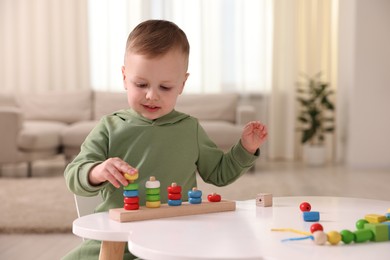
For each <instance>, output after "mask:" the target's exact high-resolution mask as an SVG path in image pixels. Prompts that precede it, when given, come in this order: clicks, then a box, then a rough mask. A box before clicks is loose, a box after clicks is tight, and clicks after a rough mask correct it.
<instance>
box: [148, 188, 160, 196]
mask: <svg viewBox="0 0 390 260" xmlns="http://www.w3.org/2000/svg"><path fill="white" fill-rule="evenodd" d="M157 194H160V188H147V189H146V195H157Z"/></svg>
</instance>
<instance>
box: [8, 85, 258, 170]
mask: <svg viewBox="0 0 390 260" xmlns="http://www.w3.org/2000/svg"><path fill="white" fill-rule="evenodd" d="M126 107H128V104H127V100H126V94H125V92H101V91H74V92H49V93H45V94H28V95H27V94H24V95H19V96H17V97H14V96H12V95H4V94H0V122H1V126H0V131H1V135H0V143H1V144H2V149H1V150H0V167H1V165H2V164H6V163H17V162H28V163H29V165H31V162H33V161H34V160H37V159H43V158H49V157H51V156H54V155H58V154H59V153H62V154H64V155H65V156H66V158H67V159H68V160H70V159H72V158H73V157H74V156H75V155H77V153H78V152H79V151H80V145H81V143H82V142H83V141H84V139H85V137H86V136H87V135H88V133H89V132H90V131H91V130H92V128H93V127H94V126H95V125H96V123H97V122H98V120H99V119H100V118H101V117H102V116H104V115H106V114H110V113H112V112H114V111H116V110H119V109H123V108H126ZM176 110H178V111H181V112H185V113H188V114H190V115H192V116H194V117H197V118H198V119H199V121H200V123H201V125H202V126H203V127H204V128H205V130H206V132H207V133H208V135H209V136H210V138H211V139H212V140H213V141H214V142H215V143H216V145H217V146H218V147H220V148H221V149H223V150H228V149H230V147H231V146H232V145H234V144H235V143H236V142H237V141H238V139H239V138H240V135H241V131H242V127H243V125H244V124H245V123H247V122H249V121H251V120H254V119H255V111H254V108H253V107H251V106H240V105H239V95H238V94H233V93H222V94H183V95H181V96H180V97H179V99H178V102H177V106H176ZM28 176H31V167H29V173H28Z"/></svg>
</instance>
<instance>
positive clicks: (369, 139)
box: [339, 0, 390, 168]
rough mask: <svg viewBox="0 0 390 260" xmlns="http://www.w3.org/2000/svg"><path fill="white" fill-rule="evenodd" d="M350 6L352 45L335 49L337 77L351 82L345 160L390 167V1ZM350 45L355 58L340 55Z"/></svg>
mask: <svg viewBox="0 0 390 260" xmlns="http://www.w3.org/2000/svg"><path fill="white" fill-rule="evenodd" d="M341 2H343V1H341ZM349 2H351V3H352V2H353V1H349ZM352 5H354V7H355V8H356V9H355V10H354V11H352V13H353V12H354V13H355V17H354V19H355V24H354V28H350V29H352V30H354V32H352V33H351V34H350V35H351V36H353V39H352V40H351V41H350V43H351V44H352V45H348V44H344V45H341V47H340V50H339V51H340V58H341V60H340V68H339V72H340V76H341V79H344V80H346V81H348V82H349V87H350V88H349V91H348V92H349V106H348V118H347V120H348V122H349V124H348V129H347V130H346V163H347V165H348V166H351V167H359V168H360V167H363V168H390V29H389V25H390V1H389V0H375V1H370V0H356V1H354V2H353V4H352ZM341 7H342V6H341ZM340 33H341V34H342V33H343V32H342V31H340ZM346 33H350V32H346ZM351 50H352V52H353V54H354V55H353V56H354V58H353V59H351V60H349V61H345V60H342V58H343V57H344V58H348V55H346V54H345V52H347V53H348V52H350V51H351ZM348 64H349V65H351V66H352V68H350V67H347V66H348ZM343 72H344V73H345V74H344V75H343ZM343 77H344V78H343ZM341 82H342V80H340V82H339V83H341ZM347 85H348V84H347ZM339 88H342V86H339Z"/></svg>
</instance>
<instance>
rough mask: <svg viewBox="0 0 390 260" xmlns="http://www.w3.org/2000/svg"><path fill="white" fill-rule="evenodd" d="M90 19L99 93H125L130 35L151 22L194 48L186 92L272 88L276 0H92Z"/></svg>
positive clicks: (94, 80) (93, 70)
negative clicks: (170, 25)
mask: <svg viewBox="0 0 390 260" xmlns="http://www.w3.org/2000/svg"><path fill="white" fill-rule="evenodd" d="M89 19H90V20H89V28H90V39H91V41H90V53H91V55H90V60H91V83H92V88H94V89H102V90H103V89H105V90H122V89H123V86H122V79H121V75H120V67H121V66H122V64H123V55H124V49H125V43H126V38H127V36H128V34H129V32H130V31H131V30H132V29H133V28H134V27H135V26H136V25H137V24H138V23H140V22H141V21H144V20H146V19H166V20H170V21H173V22H175V23H176V24H178V25H179V26H180V27H181V28H182V29H183V30H184V31H185V32H186V34H187V37H188V39H189V42H190V45H191V52H190V66H189V73H190V78H189V80H188V81H187V84H186V88H185V91H186V92H197V93H210V92H221V91H235V92H241V93H264V92H267V91H269V90H270V86H271V84H270V82H271V68H272V66H270V64H272V61H271V58H272V56H271V54H272V1H271V0H262V1H259V0H245V1H240V0H213V1H209V0H194V1H181V0H150V1H145V0H116V1H109V0H89Z"/></svg>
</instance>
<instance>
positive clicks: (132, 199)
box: [123, 169, 139, 210]
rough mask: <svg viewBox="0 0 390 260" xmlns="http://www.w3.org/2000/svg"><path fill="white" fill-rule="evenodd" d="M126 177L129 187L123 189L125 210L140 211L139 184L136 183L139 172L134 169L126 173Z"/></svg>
mask: <svg viewBox="0 0 390 260" xmlns="http://www.w3.org/2000/svg"><path fill="white" fill-rule="evenodd" d="M124 177H125V178H126V180H128V181H129V184H128V185H127V186H124V187H123V197H124V199H123V202H124V206H123V208H124V209H125V210H137V209H139V197H138V184H137V183H134V181H135V180H136V179H138V171H137V170H136V169H133V170H132V172H130V173H125V174H124Z"/></svg>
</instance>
